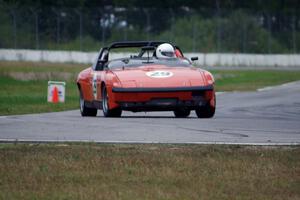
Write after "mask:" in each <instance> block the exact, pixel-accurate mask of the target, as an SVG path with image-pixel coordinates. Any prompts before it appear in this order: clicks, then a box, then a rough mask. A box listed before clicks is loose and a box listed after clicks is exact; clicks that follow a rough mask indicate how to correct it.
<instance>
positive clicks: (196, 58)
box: [191, 57, 199, 61]
mask: <svg viewBox="0 0 300 200" xmlns="http://www.w3.org/2000/svg"><path fill="white" fill-rule="evenodd" d="M198 59H199V58H198V57H191V60H192V61H195V60H198Z"/></svg>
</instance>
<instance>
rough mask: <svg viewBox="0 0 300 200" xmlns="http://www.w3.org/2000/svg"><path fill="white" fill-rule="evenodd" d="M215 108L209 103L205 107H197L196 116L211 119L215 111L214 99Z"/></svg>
mask: <svg viewBox="0 0 300 200" xmlns="http://www.w3.org/2000/svg"><path fill="white" fill-rule="evenodd" d="M214 99H215V106H214V107H213V106H211V105H210V103H207V104H206V105H205V106H201V107H198V108H197V109H196V110H195V111H196V115H197V117H198V118H212V117H213V116H214V115H215V111H216V97H215V98H214Z"/></svg>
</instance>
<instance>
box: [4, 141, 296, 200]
mask: <svg viewBox="0 0 300 200" xmlns="http://www.w3.org/2000/svg"><path fill="white" fill-rule="evenodd" d="M299 154H300V148H299V147H276V148H275V147H245V146H243V147H241V146H222V145H221V146H213V145H150V144H149V145H97V144H63V145H62V144H47V145H46V144H43V145H39V144H35V145H28V144H15V145H14V144H10V145H9V144H1V145H0V160H1V162H0V199H24V200H26V199H41V200H42V199H172V200H173V199H266V200H267V199H299V198H300V157H299Z"/></svg>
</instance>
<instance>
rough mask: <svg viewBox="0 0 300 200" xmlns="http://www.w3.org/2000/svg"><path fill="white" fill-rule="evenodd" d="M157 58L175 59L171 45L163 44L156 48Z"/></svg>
mask: <svg viewBox="0 0 300 200" xmlns="http://www.w3.org/2000/svg"><path fill="white" fill-rule="evenodd" d="M156 56H157V58H174V57H175V51H174V48H173V46H172V45H170V44H169V43H163V44H161V45H159V46H158V47H157V48H156Z"/></svg>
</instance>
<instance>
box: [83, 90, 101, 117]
mask: <svg viewBox="0 0 300 200" xmlns="http://www.w3.org/2000/svg"><path fill="white" fill-rule="evenodd" d="M79 92H80V98H79V105H80V113H81V116H83V117H86V116H90V117H95V116H96V115H97V109H96V108H89V107H87V106H86V102H85V100H84V98H83V95H82V92H81V91H79Z"/></svg>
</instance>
